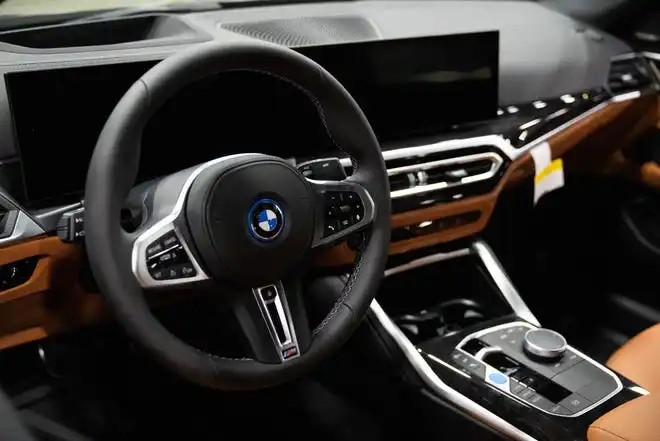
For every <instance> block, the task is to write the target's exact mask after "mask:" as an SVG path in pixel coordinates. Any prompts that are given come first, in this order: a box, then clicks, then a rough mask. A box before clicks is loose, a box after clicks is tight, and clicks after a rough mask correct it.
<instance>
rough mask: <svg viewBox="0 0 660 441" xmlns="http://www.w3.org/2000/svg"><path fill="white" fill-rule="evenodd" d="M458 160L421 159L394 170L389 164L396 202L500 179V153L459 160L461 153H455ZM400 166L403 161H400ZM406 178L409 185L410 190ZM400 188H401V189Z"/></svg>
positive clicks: (392, 189) (453, 158) (412, 159)
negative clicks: (497, 177)
mask: <svg viewBox="0 0 660 441" xmlns="http://www.w3.org/2000/svg"><path fill="white" fill-rule="evenodd" d="M454 153H455V154H456V155H457V156H455V157H451V158H444V159H438V160H433V158H432V157H431V158H428V159H429V160H428V162H421V163H420V162H418V158H411V164H409V165H401V166H398V167H394V168H391V167H390V164H389V161H387V162H386V163H385V164H386V166H387V173H388V175H389V176H390V183H391V184H397V185H392V188H391V196H392V199H393V200H395V199H399V198H405V197H408V196H414V195H419V194H427V193H432V192H434V191H438V190H444V189H451V188H456V187H462V186H465V185H467V184H474V183H477V182H482V181H487V180H489V179H491V178H493V177H495V176H496V175H497V172H498V171H499V169H500V167H501V166H502V164H503V163H504V160H503V159H502V158H501V157H500V156H499V155H498V154H496V153H492V152H484V153H476V154H472V155H465V156H458V155H460V154H461V152H460V151H459V152H454ZM397 164H400V160H397ZM402 176H405V177H406V178H407V180H408V182H409V185H408V186H407V187H403V188H402V186H400V184H402V183H403V179H401V177H402ZM397 187H398V188H397Z"/></svg>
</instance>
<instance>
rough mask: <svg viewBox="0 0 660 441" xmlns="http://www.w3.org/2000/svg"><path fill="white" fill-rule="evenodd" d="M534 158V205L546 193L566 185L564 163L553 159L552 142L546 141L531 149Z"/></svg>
mask: <svg viewBox="0 0 660 441" xmlns="http://www.w3.org/2000/svg"><path fill="white" fill-rule="evenodd" d="M531 153H532V158H533V159H534V168H535V170H536V173H535V175H534V205H536V203H537V202H538V201H539V199H541V197H542V196H543V195H544V194H547V193H550V192H551V191H554V190H557V189H558V188H561V187H563V186H564V163H563V161H562V160H561V159H555V160H554V161H553V160H552V152H551V151H550V144H548V143H547V142H544V143H542V144H539V145H538V146H536V147H534V148H533V149H532V151H531Z"/></svg>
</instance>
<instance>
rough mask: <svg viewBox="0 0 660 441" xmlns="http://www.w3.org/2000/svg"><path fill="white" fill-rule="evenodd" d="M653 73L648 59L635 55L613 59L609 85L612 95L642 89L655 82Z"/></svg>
mask: <svg viewBox="0 0 660 441" xmlns="http://www.w3.org/2000/svg"><path fill="white" fill-rule="evenodd" d="M652 78H653V77H652V74H651V72H650V68H649V65H648V64H647V62H646V60H644V59H643V58H641V57H638V56H635V57H634V58H627V59H623V60H616V61H613V62H612V64H611V65H610V73H609V76H608V86H609V89H610V92H612V95H615V96H616V95H621V94H625V93H629V92H636V91H640V90H642V89H644V88H646V87H649V86H651V85H652V84H653V79H652Z"/></svg>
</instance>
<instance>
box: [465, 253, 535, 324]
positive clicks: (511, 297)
mask: <svg viewBox="0 0 660 441" xmlns="http://www.w3.org/2000/svg"><path fill="white" fill-rule="evenodd" d="M472 251H473V252H474V253H475V254H476V255H477V256H479V258H480V259H481V261H482V262H483V264H484V266H485V267H486V270H487V271H488V274H490V276H491V277H492V278H493V281H494V282H495V285H497V287H498V288H499V290H500V293H501V294H502V297H504V300H506V302H507V303H508V304H509V306H511V309H512V310H513V312H515V313H516V315H517V316H518V317H520V318H521V319H523V320H527V321H528V322H529V323H532V324H534V325H536V326H537V327H539V328H540V327H541V323H540V322H539V321H538V320H537V318H536V317H535V316H534V314H533V313H532V311H531V310H530V309H529V307H528V306H527V304H526V303H525V301H524V300H523V299H522V297H521V296H520V294H519V293H518V291H517V290H516V288H515V286H513V283H512V282H511V279H509V276H508V275H507V274H506V272H505V271H504V268H502V264H501V263H500V262H499V260H497V257H496V256H495V253H493V250H491V249H490V247H489V246H488V244H487V243H486V242H484V241H483V240H477V241H476V242H474V243H473V244H472Z"/></svg>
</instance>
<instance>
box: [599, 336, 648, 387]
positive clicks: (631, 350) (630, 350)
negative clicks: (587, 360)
mask: <svg viewBox="0 0 660 441" xmlns="http://www.w3.org/2000/svg"><path fill="white" fill-rule="evenodd" d="M607 366H609V367H610V368H611V369H613V370H615V371H617V372H619V373H620V374H621V375H623V376H625V377H628V378H629V379H631V380H632V381H634V382H635V383H637V384H639V385H640V386H642V387H643V388H644V389H646V390H648V391H649V392H651V393H656V394H660V324H659V325H655V326H652V327H650V328H649V329H647V330H646V331H643V332H641V333H640V334H638V335H637V336H635V337H634V338H632V339H631V340H630V341H629V342H628V343H626V344H625V345H623V347H621V349H619V350H618V351H616V352H615V353H614V355H612V357H610V359H609V360H608V361H607Z"/></svg>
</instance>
